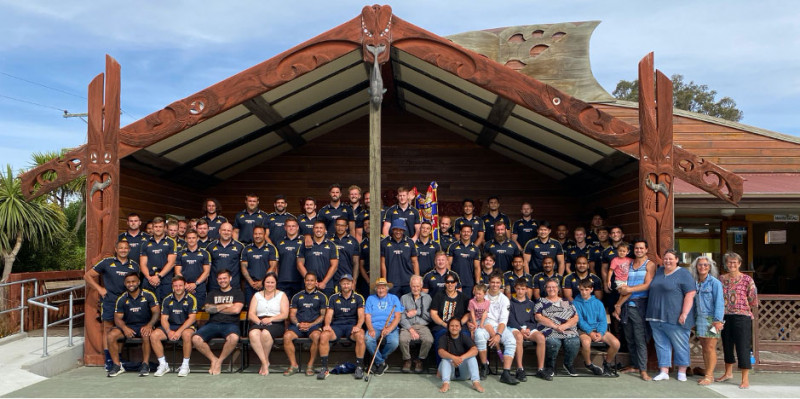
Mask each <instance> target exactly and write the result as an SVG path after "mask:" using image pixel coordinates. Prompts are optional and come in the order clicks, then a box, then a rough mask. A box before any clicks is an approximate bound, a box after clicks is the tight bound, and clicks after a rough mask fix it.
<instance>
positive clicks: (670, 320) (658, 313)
mask: <svg viewBox="0 0 800 399" xmlns="http://www.w3.org/2000/svg"><path fill="white" fill-rule="evenodd" d="M663 261H664V266H663V267H660V268H658V269H657V270H656V274H655V276H653V281H651V282H650V296H649V298H648V300H647V316H646V320H647V321H648V322H650V328H651V329H652V330H653V341H655V344H656V356H658V367H659V369H660V373H659V374H658V375H657V376H655V377H653V380H654V381H662V380H668V379H669V368H670V366H672V355H673V353H674V354H675V365H676V366H678V381H686V368H687V367H689V364H690V359H689V333H690V332H691V330H692V327H693V326H694V322H695V317H694V296H695V293H696V292H697V286H696V284H695V281H694V278H692V274H691V273H690V272H689V271H688V270H686V269H683V268H681V267H679V266H678V253H677V252H676V251H675V250H674V249H668V250H667V251H666V252H664V256H663Z"/></svg>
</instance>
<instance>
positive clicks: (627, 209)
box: [584, 171, 641, 238]
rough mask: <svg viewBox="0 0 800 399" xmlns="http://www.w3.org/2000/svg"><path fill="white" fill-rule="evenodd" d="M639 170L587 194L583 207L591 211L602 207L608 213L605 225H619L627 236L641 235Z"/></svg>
mask: <svg viewBox="0 0 800 399" xmlns="http://www.w3.org/2000/svg"><path fill="white" fill-rule="evenodd" d="M638 181H639V172H638V171H636V172H632V173H629V174H626V175H624V176H621V177H619V178H617V179H616V180H614V181H613V182H611V183H609V184H606V185H605V186H604V187H603V188H601V189H599V190H597V191H595V192H594V193H592V194H591V195H589V196H587V197H586V198H587V201H586V202H585V203H584V208H585V209H586V210H587V211H588V212H592V211H593V210H594V209H595V208H603V209H605V210H606V212H607V213H608V218H606V221H605V222H606V225H608V226H613V225H619V226H621V227H622V230H623V231H624V232H626V235H627V236H628V238H633V237H636V236H639V235H641V225H640V221H639V185H638Z"/></svg>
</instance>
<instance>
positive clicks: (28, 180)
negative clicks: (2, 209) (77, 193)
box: [20, 145, 86, 200]
mask: <svg viewBox="0 0 800 399" xmlns="http://www.w3.org/2000/svg"><path fill="white" fill-rule="evenodd" d="M85 164H86V146H85V145H83V146H80V147H78V148H76V149H74V150H72V151H70V152H68V153H66V154H64V155H63V156H61V157H58V158H56V159H51V160H50V161H47V162H46V163H44V164H43V165H41V166H38V167H36V168H34V169H31V170H29V171H27V172H25V173H23V174H22V175H20V183H21V185H22V195H23V196H25V198H26V199H28V200H30V199H33V198H36V197H39V196H41V195H43V194H46V193H48V192H50V191H52V190H55V189H56V188H58V187H61V186H63V185H64V184H67V183H69V182H70V181H72V180H75V179H77V178H79V177H81V176H83V175H85V174H86V170H85V168H84V165H85Z"/></svg>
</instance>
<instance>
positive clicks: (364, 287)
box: [356, 216, 371, 296]
mask: <svg viewBox="0 0 800 399" xmlns="http://www.w3.org/2000/svg"><path fill="white" fill-rule="evenodd" d="M363 223H364V239H362V240H361V243H360V244H359V258H358V276H359V279H358V281H357V282H356V291H357V292H358V293H359V294H361V295H362V296H369V284H370V280H369V245H370V242H369V229H370V223H371V222H370V220H369V216H367V218H366V219H364V222H363Z"/></svg>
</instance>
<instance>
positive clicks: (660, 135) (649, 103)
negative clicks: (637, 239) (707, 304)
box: [639, 53, 675, 263]
mask: <svg viewBox="0 0 800 399" xmlns="http://www.w3.org/2000/svg"><path fill="white" fill-rule="evenodd" d="M654 80H655V82H654ZM639 126H640V128H641V134H640V136H639V220H640V223H641V226H642V236H643V237H644V238H645V239H646V240H647V241H648V243H649V251H648V254H649V256H650V258H651V259H653V260H656V261H658V262H659V263H661V255H663V254H664V251H666V250H667V249H670V248H673V245H674V244H673V240H674V233H675V232H674V227H675V207H674V200H673V195H672V194H673V189H672V187H673V180H674V167H673V146H672V82H670V80H669V79H668V78H667V76H666V75H664V74H663V73H661V71H655V74H654V73H653V53H650V54H648V55H647V56H646V57H644V58H642V60H641V61H639Z"/></svg>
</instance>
